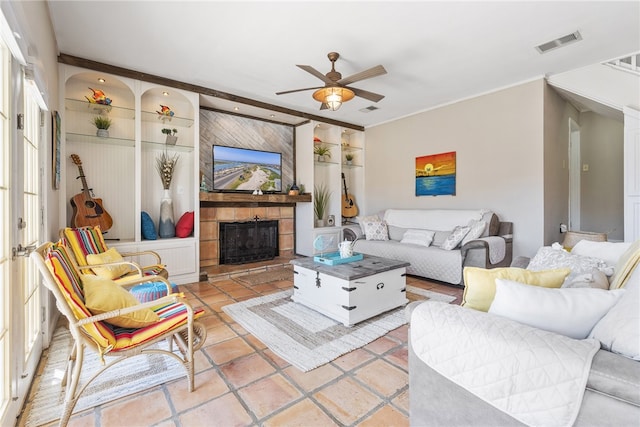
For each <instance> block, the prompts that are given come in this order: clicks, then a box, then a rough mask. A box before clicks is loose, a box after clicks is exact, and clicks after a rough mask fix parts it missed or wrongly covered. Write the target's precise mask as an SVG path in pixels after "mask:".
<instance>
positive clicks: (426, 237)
mask: <svg viewBox="0 0 640 427" xmlns="http://www.w3.org/2000/svg"><path fill="white" fill-rule="evenodd" d="M435 234H436V233H435V232H434V231H429V230H414V229H409V230H407V231H405V232H404V236H402V240H400V243H411V244H413V245H420V246H427V247H428V246H430V245H431V242H433V236H435Z"/></svg>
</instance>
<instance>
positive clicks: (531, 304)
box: [489, 279, 624, 339]
mask: <svg viewBox="0 0 640 427" xmlns="http://www.w3.org/2000/svg"><path fill="white" fill-rule="evenodd" d="M623 293H624V290H616V291H609V290H604V289H592V288H563V289H548V288H543V287H539V286H529V285H527V284H523V283H518V282H514V281H513V280H505V279H496V296H495V298H494V299H493V302H492V303H491V307H490V308H489V313H493V314H496V315H498V316H503V317H506V318H508V319H511V320H515V321H516V322H520V323H524V324H525V325H529V326H533V327H534V328H538V329H543V330H545V331H550V332H555V333H558V334H561V335H564V336H567V337H570V338H575V339H584V338H586V337H587V335H589V332H591V329H593V327H594V326H595V324H596V323H598V321H599V320H600V319H601V318H602V317H603V316H604V315H605V314H606V313H607V311H609V309H610V308H611V307H612V306H613V305H614V304H615V303H616V302H617V301H618V299H619V298H620V297H621V296H622V294H623Z"/></svg>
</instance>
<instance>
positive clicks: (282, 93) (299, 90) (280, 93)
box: [276, 86, 324, 95]
mask: <svg viewBox="0 0 640 427" xmlns="http://www.w3.org/2000/svg"><path fill="white" fill-rule="evenodd" d="M323 87H324V86H318V87H307V88H304V89H294V90H285V91H284V92H276V95H284V94H285V93H293V92H302V91H304V90H314V89H320V88H323Z"/></svg>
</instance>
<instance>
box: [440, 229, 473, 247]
mask: <svg viewBox="0 0 640 427" xmlns="http://www.w3.org/2000/svg"><path fill="white" fill-rule="evenodd" d="M470 229H471V227H469V226H468V225H465V226H464V227H463V226H460V225H457V226H456V227H455V228H454V229H453V231H452V232H451V234H449V237H447V240H445V241H444V243H442V246H440V247H441V248H442V249H444V250H445V251H450V250H453V249H455V248H456V247H458V246H459V245H460V242H462V239H464V236H466V235H467V234H468V233H469V230H470Z"/></svg>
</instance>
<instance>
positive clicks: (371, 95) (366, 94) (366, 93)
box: [348, 87, 384, 102]
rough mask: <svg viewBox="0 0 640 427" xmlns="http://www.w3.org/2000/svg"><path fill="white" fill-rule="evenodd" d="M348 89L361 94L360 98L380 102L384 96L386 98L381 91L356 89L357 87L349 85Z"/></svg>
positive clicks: (357, 94) (358, 94)
mask: <svg viewBox="0 0 640 427" xmlns="http://www.w3.org/2000/svg"><path fill="white" fill-rule="evenodd" d="M348 89H351V90H352V91H353V93H355V94H356V96H359V97H360V98H364V99H368V100H369V101H373V102H378V101H380V100H381V99H382V98H384V95H380V94H379V93H374V92H369V91H368V90H362V89H356V88H355V87H349V88H348Z"/></svg>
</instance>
